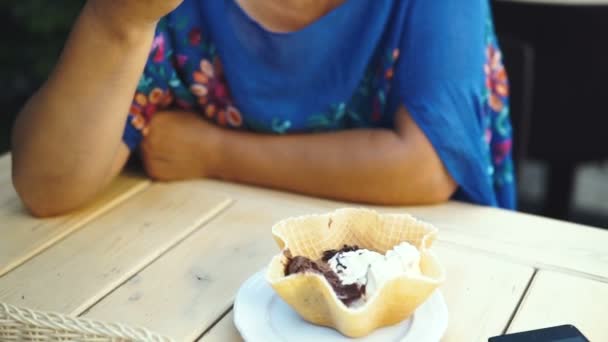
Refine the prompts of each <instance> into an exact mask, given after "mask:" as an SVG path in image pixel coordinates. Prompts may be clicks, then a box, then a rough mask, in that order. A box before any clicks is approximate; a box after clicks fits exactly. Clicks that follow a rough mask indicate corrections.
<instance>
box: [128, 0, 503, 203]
mask: <svg viewBox="0 0 608 342" xmlns="http://www.w3.org/2000/svg"><path fill="white" fill-rule="evenodd" d="M154 42H155V43H154V46H153V47H152V51H151V54H150V59H149V61H148V63H147V65H146V70H145V72H144V75H143V77H142V80H141V82H140V84H139V86H138V90H137V94H136V96H135V99H134V102H133V106H132V108H131V111H130V114H129V118H128V120H127V126H128V128H127V129H126V131H125V132H126V133H125V136H124V140H125V142H126V143H127V145H128V146H129V147H130V148H132V149H134V148H136V147H137V146H138V144H139V142H140V140H141V137H142V134H145V130H146V123H147V122H148V120H149V119H150V117H151V116H152V115H153V114H154V113H155V112H156V111H157V110H159V109H163V108H169V107H172V106H177V107H180V108H183V109H188V110H195V111H198V112H200V113H201V114H202V115H203V116H204V117H206V118H208V119H209V120H213V121H215V122H216V123H217V124H219V125H223V126H226V127H230V128H234V129H243V130H250V131H255V132H260V133H267V134H289V133H311V132H321V131H336V130H343V129H351V128H364V127H365V128H392V127H393V126H394V114H395V112H396V111H397V109H398V107H399V106H400V105H405V107H406V108H407V109H408V110H409V111H410V113H411V115H412V116H413V119H414V120H415V121H416V123H417V124H418V125H419V126H420V128H421V129H422V130H423V131H424V132H425V134H426V136H427V137H428V139H429V140H430V141H431V143H432V144H433V146H434V147H435V149H436V151H437V153H438V154H439V156H440V157H441V160H442V161H443V163H444V165H445V166H446V168H447V169H448V171H449V172H450V174H451V175H452V177H453V178H454V179H455V180H456V181H457V183H458V184H459V190H458V191H457V193H456V194H455V196H454V198H456V199H461V200H465V201H470V202H474V203H479V204H485V205H492V206H500V207H504V208H514V207H515V190H514V179H513V171H512V169H513V168H512V161H511V127H510V123H509V118H508V84H507V81H506V76H505V74H504V67H503V66H502V61H501V55H500V50H499V48H498V45H497V43H496V39H495V35H494V32H493V26H492V22H491V18H490V10H489V4H488V2H487V0H445V1H429V0H382V1H370V0H346V1H345V2H344V3H343V4H342V5H340V6H339V7H337V8H336V9H334V10H332V11H331V12H329V13H328V14H326V15H325V16H323V17H321V18H320V19H318V20H317V21H315V22H313V23H312V24H310V25H308V26H307V27H305V28H303V29H301V30H299V31H296V32H292V33H274V32H269V31H267V30H266V29H264V28H263V27H262V26H261V25H259V24H258V23H257V22H255V21H254V20H252V19H251V18H250V17H249V16H248V15H247V14H246V13H245V12H244V11H243V10H242V9H241V8H240V7H239V6H238V4H237V3H236V2H235V0H214V1H204V0H185V1H184V3H183V4H182V5H181V6H180V7H179V8H178V9H176V10H175V11H174V12H173V13H171V14H170V15H168V16H167V17H166V18H164V19H163V20H162V21H161V22H160V23H159V26H158V29H157V34H156V38H155V41H154ZM138 133H139V134H138ZM403 153H407V151H404V152H403Z"/></svg>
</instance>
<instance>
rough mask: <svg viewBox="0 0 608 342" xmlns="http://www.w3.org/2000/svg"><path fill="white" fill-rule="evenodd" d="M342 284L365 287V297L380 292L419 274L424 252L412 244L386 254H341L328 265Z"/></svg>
mask: <svg viewBox="0 0 608 342" xmlns="http://www.w3.org/2000/svg"><path fill="white" fill-rule="evenodd" d="M327 263H328V265H329V267H331V269H332V270H333V271H334V272H336V274H337V275H338V277H339V278H340V280H341V281H342V284H344V285H350V284H355V283H357V284H359V285H365V286H366V288H365V298H371V296H372V295H373V294H374V293H376V292H377V291H378V289H380V288H381V287H382V286H383V285H384V284H385V283H386V282H388V281H389V280H391V279H394V278H396V277H399V276H401V275H419V274H420V273H421V272H420V252H419V251H418V249H417V248H416V247H415V246H414V245H412V244H410V243H408V242H403V243H401V244H399V245H397V246H395V247H394V248H393V249H391V250H390V251H388V252H386V255H382V254H380V253H377V252H374V251H370V250H367V249H360V250H357V251H354V252H345V253H338V254H336V255H334V256H333V257H332V258H331V259H329V261H328V262H327Z"/></svg>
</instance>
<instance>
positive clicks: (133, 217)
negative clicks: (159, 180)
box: [0, 182, 230, 314]
mask: <svg viewBox="0 0 608 342" xmlns="http://www.w3.org/2000/svg"><path fill="white" fill-rule="evenodd" d="M229 202H230V201H229V200H228V199H227V198H226V197H225V196H221V195H217V194H210V193H208V191H206V190H205V189H203V188H201V187H197V186H196V184H193V183H189V182H184V183H175V184H171V185H165V184H154V185H152V186H150V187H149V188H148V189H146V190H145V191H143V192H141V193H139V194H138V195H136V196H134V197H133V198H131V200H130V201H128V202H126V203H125V204H124V205H122V206H120V207H118V208H116V209H115V210H113V211H112V212H110V213H108V214H107V215H105V216H103V217H100V218H98V219H97V220H95V221H93V222H91V223H90V224H88V225H87V226H86V227H84V228H82V229H80V230H79V231H77V232H75V233H73V234H71V235H70V236H69V237H67V238H66V239H64V240H62V241H61V242H59V243H57V244H55V245H54V246H52V247H51V248H49V249H47V250H46V251H44V252H42V253H41V254H39V255H37V256H36V257H34V258H32V259H31V260H29V261H28V262H27V263H25V264H24V265H22V266H21V267H19V268H17V269H15V270H14V271H13V272H10V273H8V274H6V275H5V276H4V277H2V278H0V301H4V302H8V303H10V304H14V305H17V306H24V307H30V308H33V309H40V310H49V311H58V312H61V313H67V314H79V313H81V312H83V311H84V310H86V309H87V308H89V307H90V306H91V305H93V304H94V303H95V302H97V301H98V300H99V299H101V298H102V297H103V296H105V295H106V294H108V293H109V292H111V291H112V290H114V289H115V288H116V287H117V286H119V285H120V284H122V283H123V282H124V281H126V280H127V279H129V278H130V277H132V276H133V275H134V274H135V273H137V272H138V271H140V270H141V269H142V268H144V267H145V266H147V265H148V264H150V263H151V262H153V261H154V260H155V259H157V258H158V257H159V256H160V255H162V254H163V253H165V252H166V251H167V250H168V249H170V248H172V247H173V246H175V244H177V243H179V242H180V241H182V240H183V239H184V238H185V237H186V236H188V235H189V234H191V233H192V232H193V231H195V230H196V229H197V228H198V227H200V226H201V224H202V223H203V222H205V221H206V220H208V219H210V218H211V217H213V216H214V215H216V214H217V213H218V212H220V211H221V210H223V209H224V208H226V206H228V205H229Z"/></svg>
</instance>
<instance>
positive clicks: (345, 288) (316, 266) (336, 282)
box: [285, 254, 365, 306]
mask: <svg viewBox="0 0 608 342" xmlns="http://www.w3.org/2000/svg"><path fill="white" fill-rule="evenodd" d="M287 255H289V254H287ZM307 272H312V273H317V274H321V275H323V276H324V277H325V279H327V282H328V283H329V285H331V287H332V289H333V290H334V292H335V293H336V295H337V296H338V298H339V299H340V300H341V301H342V302H343V303H344V304H345V305H347V306H348V305H350V304H351V303H353V302H354V301H356V300H358V299H360V298H361V297H363V295H364V294H365V285H363V286H361V285H358V284H350V285H344V284H342V282H341V281H340V278H339V277H338V275H337V274H336V273H335V272H334V271H333V270H332V269H331V268H330V267H329V266H328V265H327V264H326V263H324V262H316V261H314V260H311V259H309V258H307V257H303V256H295V257H288V261H287V264H286V265H285V275H286V276H288V275H291V274H295V273H307Z"/></svg>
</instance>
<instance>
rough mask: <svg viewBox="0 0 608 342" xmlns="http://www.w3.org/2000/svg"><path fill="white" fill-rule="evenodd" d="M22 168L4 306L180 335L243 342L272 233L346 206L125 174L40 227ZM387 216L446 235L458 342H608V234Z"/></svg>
mask: <svg viewBox="0 0 608 342" xmlns="http://www.w3.org/2000/svg"><path fill="white" fill-rule="evenodd" d="M9 170H10V159H9V157H8V156H5V157H2V158H0V302H5V303H9V304H12V305H16V306H19V307H27V308H32V309H37V310H45V311H54V312H60V313H64V314H69V315H73V316H79V317H86V318H94V319H99V320H103V321H117V322H121V323H125V324H129V325H136V326H144V327H147V328H149V329H150V330H153V331H156V332H158V333H162V334H165V335H168V336H170V337H173V338H174V339H175V340H177V341H194V340H200V341H204V342H208V341H240V337H239V335H238V333H237V331H236V330H235V328H234V325H233V323H232V312H231V307H232V301H233V298H234V296H235V293H236V291H237V289H238V288H239V286H240V285H241V284H242V283H243V282H244V281H245V280H246V279H247V278H248V277H249V276H250V275H252V274H253V273H255V272H256V271H258V270H259V269H261V268H262V267H264V266H265V265H266V264H267V263H268V262H269V261H270V258H271V256H272V255H274V254H275V253H276V252H277V247H276V246H275V244H274V242H273V240H272V238H271V236H270V227H271V225H272V224H273V223H274V222H276V221H278V220H280V219H282V218H285V217H288V216H292V215H301V214H309V213H319V212H326V211H330V210H332V209H335V208H338V207H342V206H346V204H343V203H337V202H331V201H325V200H320V199H313V198H308V197H303V196H298V195H292V194H286V193H281V192H275V191H270V190H264V189H257V188H252V187H246V186H241V185H234V184H227V183H222V182H217V181H210V180H201V181H191V182H182V183H173V184H154V183H151V182H149V181H147V180H145V179H143V178H141V177H138V176H133V175H123V176H120V177H119V178H118V179H117V180H116V181H115V182H114V183H113V184H112V186H111V187H110V188H109V189H108V190H107V191H106V192H105V193H104V194H102V195H101V196H100V197H99V199H98V200H97V201H96V203H94V204H92V205H91V206H89V207H88V208H85V209H82V210H80V211H79V212H77V213H74V214H72V215H69V216H64V217H59V218H54V219H50V220H39V219H34V218H32V217H30V216H28V215H27V214H26V213H25V211H24V209H23V208H22V206H21V204H20V202H19V199H18V198H17V196H16V194H15V192H14V189H13V188H12V185H11V182H10V172H9ZM376 209H378V210H380V211H385V212H404V211H407V212H409V213H412V214H414V215H416V216H418V217H420V218H422V219H425V220H427V221H430V222H432V223H434V224H435V225H437V226H438V227H439V229H440V236H439V241H438V242H437V243H436V245H435V246H434V249H435V250H436V252H437V253H438V255H439V256H440V258H441V260H442V262H443V263H444V264H445V266H446V269H447V272H448V279H447V282H446V283H445V285H444V286H443V287H442V289H441V290H442V292H443V293H444V296H445V298H446V301H447V304H448V308H449V312H450V325H449V328H448V331H447V334H446V336H445V338H444V341H483V342H485V341H487V338H488V336H493V335H498V334H502V333H504V332H507V331H509V332H514V331H521V330H528V329H533V328H541V327H547V326H551V325H558V324H565V323H572V324H575V325H576V326H577V327H579V328H580V329H581V330H582V331H583V332H584V333H585V334H586V335H587V336H588V337H589V338H591V340H592V341H608V329H607V328H606V325H605V323H603V319H602V318H605V317H607V316H608V231H604V230H601V229H596V228H591V227H586V226H580V225H576V224H571V223H566V222H560V221H554V220H549V219H544V218H540V217H535V216H530V215H524V214H518V213H513V212H508V211H503V210H499V209H492V208H485V207H479V206H474V205H469V204H463V203H457V202H452V203H447V204H444V205H439V206H433V207H414V208H376ZM0 339H1V338H0Z"/></svg>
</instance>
